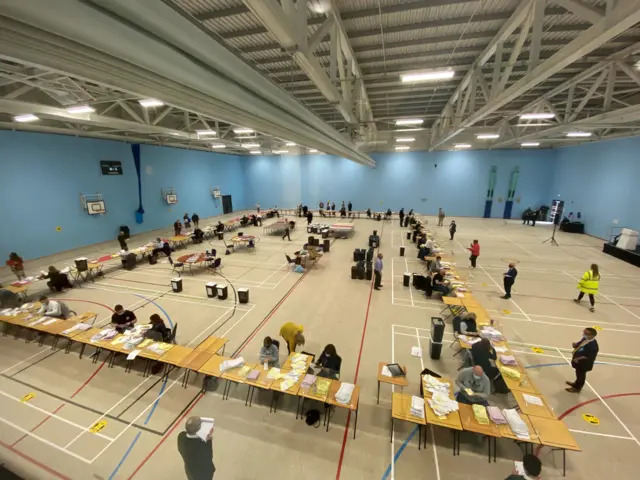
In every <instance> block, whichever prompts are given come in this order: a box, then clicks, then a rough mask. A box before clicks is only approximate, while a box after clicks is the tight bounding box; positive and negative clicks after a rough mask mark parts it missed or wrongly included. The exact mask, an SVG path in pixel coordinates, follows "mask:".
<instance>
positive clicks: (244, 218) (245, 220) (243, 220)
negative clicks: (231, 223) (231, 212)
mask: <svg viewBox="0 0 640 480" xmlns="http://www.w3.org/2000/svg"><path fill="white" fill-rule="evenodd" d="M247 225H249V218H248V217H247V216H246V215H243V216H242V218H241V219H240V226H242V227H246V226H247Z"/></svg>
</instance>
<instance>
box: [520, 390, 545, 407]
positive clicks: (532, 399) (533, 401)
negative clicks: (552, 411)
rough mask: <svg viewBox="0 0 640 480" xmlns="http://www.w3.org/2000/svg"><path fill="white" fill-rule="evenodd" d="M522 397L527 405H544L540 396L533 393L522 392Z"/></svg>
mask: <svg viewBox="0 0 640 480" xmlns="http://www.w3.org/2000/svg"><path fill="white" fill-rule="evenodd" d="M522 398H523V399H524V401H525V402H526V403H528V404H529V405H537V406H539V407H544V403H543V401H542V399H541V398H540V397H536V396H534V395H528V394H526V393H523V394H522Z"/></svg>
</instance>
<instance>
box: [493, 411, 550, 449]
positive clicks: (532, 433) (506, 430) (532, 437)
mask: <svg viewBox="0 0 640 480" xmlns="http://www.w3.org/2000/svg"><path fill="white" fill-rule="evenodd" d="M519 415H520V418H522V421H523V422H524V423H526V425H527V427H528V428H529V439H528V440H526V439H523V438H518V437H516V436H515V434H514V433H513V432H512V431H511V427H509V424H508V423H507V424H504V425H498V429H499V430H500V435H502V437H504V438H510V439H511V440H517V441H519V442H527V443H535V444H536V445H540V439H539V438H538V434H537V433H536V430H535V429H534V428H533V425H532V424H531V420H529V417H528V416H527V415H524V414H522V413H520V414H519Z"/></svg>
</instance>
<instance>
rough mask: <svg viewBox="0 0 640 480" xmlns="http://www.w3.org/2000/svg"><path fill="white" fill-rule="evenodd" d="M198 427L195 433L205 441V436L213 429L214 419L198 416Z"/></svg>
mask: <svg viewBox="0 0 640 480" xmlns="http://www.w3.org/2000/svg"><path fill="white" fill-rule="evenodd" d="M200 421H201V422H202V423H201V424H200V429H199V430H198V431H197V432H196V435H197V436H198V437H200V438H201V439H202V441H203V442H206V441H207V437H208V436H209V434H210V433H211V430H213V424H214V420H213V418H208V417H200Z"/></svg>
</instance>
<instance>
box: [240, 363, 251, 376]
mask: <svg viewBox="0 0 640 480" xmlns="http://www.w3.org/2000/svg"><path fill="white" fill-rule="evenodd" d="M250 371H251V367H250V366H249V365H245V366H244V367H242V368H241V369H240V370H239V371H238V376H239V377H246V376H247V375H249V372H250Z"/></svg>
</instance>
